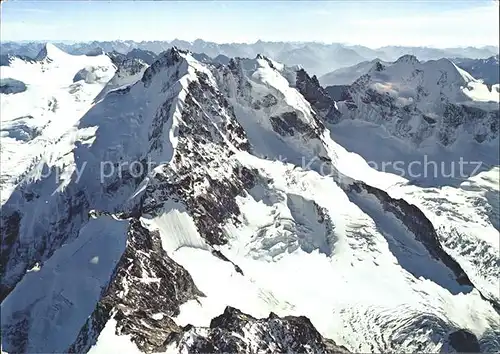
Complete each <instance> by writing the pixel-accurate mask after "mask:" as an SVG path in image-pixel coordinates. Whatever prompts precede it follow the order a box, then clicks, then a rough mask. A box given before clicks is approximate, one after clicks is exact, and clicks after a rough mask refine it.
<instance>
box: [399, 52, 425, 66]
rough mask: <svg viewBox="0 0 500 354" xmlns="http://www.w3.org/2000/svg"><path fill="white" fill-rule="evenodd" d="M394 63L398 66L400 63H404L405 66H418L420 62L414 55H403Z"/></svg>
mask: <svg viewBox="0 0 500 354" xmlns="http://www.w3.org/2000/svg"><path fill="white" fill-rule="evenodd" d="M394 63H398V64H401V63H405V64H419V63H420V61H419V60H418V59H417V57H416V56H414V55H411V54H405V55H403V56H401V57H399V58H398V59H397V60H396V61H395V62H394Z"/></svg>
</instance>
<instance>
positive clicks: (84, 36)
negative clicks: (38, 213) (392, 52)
mask: <svg viewBox="0 0 500 354" xmlns="http://www.w3.org/2000/svg"><path fill="white" fill-rule="evenodd" d="M1 22H2V24H1V39H2V40H4V41H8V40H50V41H54V40H74V41H88V40H115V39H132V40H171V39H174V38H179V39H185V40H194V39H197V38H201V39H204V40H209V41H215V42H219V43H224V42H255V41H256V40H258V39H261V40H269V41H280V40H282V41H318V42H325V43H331V42H342V43H351V44H361V45H366V46H369V47H379V46H384V45H427V46H434V47H445V46H447V47H451V46H469V45H471V46H482V45H498V41H499V36H498V28H499V27H498V26H499V19H498V1H493V0H466V1H450V0H448V1H389V0H387V1H370V0H364V1H237V0H236V1H182V2H177V1H175V2H174V1H152V2H149V1H57V0H53V1H15V0H8V1H6V2H3V4H2V21H1Z"/></svg>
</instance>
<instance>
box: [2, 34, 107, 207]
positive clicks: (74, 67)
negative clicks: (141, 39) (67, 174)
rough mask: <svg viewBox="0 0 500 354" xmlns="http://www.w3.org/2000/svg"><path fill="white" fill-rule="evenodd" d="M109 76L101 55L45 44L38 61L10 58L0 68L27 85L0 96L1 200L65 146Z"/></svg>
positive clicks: (105, 61) (104, 59) (8, 75)
mask: <svg viewBox="0 0 500 354" xmlns="http://www.w3.org/2000/svg"><path fill="white" fill-rule="evenodd" d="M114 74H115V68H114V66H113V64H112V63H111V60H110V59H109V58H108V57H107V56H106V55H98V56H92V57H89V56H84V55H69V54H66V53H64V52H63V51H61V50H59V49H58V48H57V47H55V46H54V45H52V44H50V43H49V44H47V45H46V47H45V48H44V49H43V50H42V52H41V53H40V54H39V56H38V60H37V61H25V60H22V59H19V58H13V59H12V60H11V62H10V64H9V66H2V67H0V76H1V78H2V80H9V79H10V80H17V81H18V82H22V83H23V84H24V85H25V86H26V90H25V91H23V92H19V93H14V94H5V93H2V94H1V100H2V105H1V116H2V128H1V136H0V139H1V145H2V151H1V163H2V175H1V180H2V189H1V196H2V197H1V198H2V199H1V202H2V204H3V203H5V201H6V200H7V199H8V198H9V196H10V194H11V193H12V191H13V189H14V188H15V187H16V185H17V183H19V182H20V180H21V179H22V178H23V177H25V176H26V174H27V173H28V172H29V171H30V170H31V169H32V168H33V167H34V166H35V165H36V164H39V163H42V162H43V161H51V160H53V159H57V158H58V157H59V156H58V153H59V151H61V150H63V151H66V150H68V149H69V147H70V146H71V145H72V144H73V142H74V141H75V136H74V135H75V132H76V129H75V125H77V124H78V121H79V119H80V118H81V117H82V116H83V114H85V112H86V111H87V110H88V109H89V108H90V107H91V106H92V103H93V100H94V98H95V97H96V96H97V95H98V94H99V92H100V91H101V90H102V89H103V87H104V86H105V85H106V83H107V82H108V81H109V80H110V79H111V78H112V77H113V75H114ZM61 146H64V147H61Z"/></svg>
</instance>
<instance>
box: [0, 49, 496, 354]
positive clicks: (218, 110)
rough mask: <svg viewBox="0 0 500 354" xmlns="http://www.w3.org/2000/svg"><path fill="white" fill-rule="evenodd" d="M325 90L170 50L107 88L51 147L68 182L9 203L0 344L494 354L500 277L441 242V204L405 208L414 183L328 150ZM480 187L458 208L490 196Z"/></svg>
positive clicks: (41, 182) (262, 60)
mask: <svg viewBox="0 0 500 354" xmlns="http://www.w3.org/2000/svg"><path fill="white" fill-rule="evenodd" d="M49 48H50V47H49ZM465 79H466V78H463V80H465ZM316 84H317V80H316V82H315V81H314V80H312V79H311V78H310V77H308V76H307V74H306V73H305V72H304V71H303V70H301V69H300V68H297V67H286V66H284V65H282V64H280V63H277V62H275V61H273V60H271V59H269V58H266V57H264V56H261V55H259V56H257V57H256V58H254V59H232V60H231V61H230V62H229V64H228V65H223V64H210V63H200V62H199V61H197V60H196V59H194V58H193V56H192V55H191V54H190V53H188V52H184V51H180V50H178V49H172V50H170V51H167V52H166V53H163V54H162V55H161V56H160V57H159V58H158V59H157V61H155V62H154V63H153V64H151V66H149V67H148V68H147V69H146V70H145V72H144V74H143V76H142V78H141V79H140V80H138V81H137V82H135V83H132V84H131V85H127V86H126V87H122V88H119V89H114V90H111V91H109V92H107V93H106V94H105V95H104V96H103V97H102V99H101V100H99V101H98V102H96V103H95V105H93V106H92V107H91V108H90V110H89V111H88V112H87V113H86V114H85V115H84V116H83V117H82V118H81V119H80V120H79V121H78V122H77V124H76V125H75V129H76V134H75V135H74V136H75V140H74V141H73V142H72V144H71V145H64V146H58V148H59V150H58V154H60V155H58V156H67V157H65V158H66V159H67V160H65V161H66V164H64V165H63V166H62V171H59V172H58V173H61V174H62V176H64V178H63V179H62V181H58V183H54V181H53V178H54V174H55V173H56V172H55V171H56V170H55V169H54V168H53V166H54V163H53V162H50V163H46V166H47V165H48V166H47V167H48V168H51V167H52V174H49V176H48V177H44V176H42V175H41V174H40V169H41V168H42V167H43V166H40V165H38V166H37V168H38V175H36V174H35V176H34V177H33V178H25V179H23V180H22V181H21V183H19V184H18V186H17V188H16V189H15V191H14V192H13V193H12V194H11V195H10V197H9V199H8V200H7V201H6V202H5V203H4V205H3V207H2V240H3V241H5V242H2V259H1V260H2V295H3V297H4V299H3V301H2V350H7V351H8V352H23V351H27V350H28V349H33V350H36V351H44V352H61V351H68V352H86V351H91V352H93V353H101V352H107V351H109V350H110V348H116V347H115V346H114V344H116V345H117V346H119V347H120V348H123V350H126V351H128V352H134V351H135V350H137V351H141V352H176V351H187V352H190V351H195V350H198V351H209V352H210V351H212V352H216V351H217V348H219V349H220V350H226V349H227V350H234V351H243V352H250V351H251V350H254V349H255V348H265V347H263V346H264V345H266V346H267V348H268V349H269V350H276V351H280V350H284V351H287V350H291V351H294V350H295V351H299V350H309V351H312V352H314V350H313V349H312V348H313V347H314V348H320V349H321V350H324V351H325V352H339V350H344V351H345V349H342V348H341V349H339V348H338V346H344V347H345V348H347V350H350V351H356V352H360V351H361V352H387V351H398V352H414V351H423V352H438V351H441V350H446V351H464V348H466V347H465V346H464V344H463V343H462V344H460V343H459V342H457V341H456V340H454V339H453V338H454V336H455V335H456V334H457V333H463V332H462V331H465V330H466V331H467V333H468V337H467V338H468V340H467V343H466V344H467V345H469V347H467V348H470V346H472V347H473V348H474V349H478V350H481V351H491V350H493V351H498V350H499V349H500V343H499V341H498V326H499V325H500V323H499V321H498V298H496V297H495V294H494V293H493V288H494V270H495V268H494V265H491V264H487V263H486V262H485V260H486V258H481V259H480V260H479V266H477V264H474V263H473V262H472V261H473V259H474V258H473V257H474V256H473V254H471V253H467V252H466V251H465V250H464V249H463V250H460V249H458V248H455V247H454V246H453V244H452V243H447V242H446V240H445V239H444V237H445V235H446V230H445V231H443V230H441V229H440V228H439V227H440V226H445V225H446V224H445V219H446V217H449V216H451V215H450V214H448V216H446V215H443V214H441V215H443V217H440V215H439V214H437V213H436V215H434V212H435V209H433V208H434V207H435V206H436V205H437V204H436V203H434V204H432V203H431V204H430V206H428V205H429V204H427V203H426V201H422V202H421V203H420V204H422V205H423V206H422V210H423V212H422V211H421V210H420V209H419V208H417V207H415V206H413V205H411V204H409V203H408V202H407V201H406V200H404V199H398V198H399V197H400V196H401V195H402V196H403V197H404V198H405V199H406V198H408V200H410V201H413V200H417V197H414V196H411V193H410V192H411V190H412V188H415V189H416V190H419V191H420V190H422V188H421V187H417V186H412V185H410V184H409V183H408V180H407V179H405V178H403V177H401V176H396V175H393V174H390V173H385V172H380V171H377V170H375V169H372V168H371V167H370V166H369V165H368V163H367V162H366V161H365V159H363V157H361V156H359V155H357V154H355V153H353V152H349V151H348V150H346V149H345V148H344V147H342V146H341V145H339V144H338V142H336V141H334V140H333V139H332V138H331V134H330V131H329V130H328V129H327V128H326V127H325V124H329V123H328V120H327V119H326V118H325V117H326V115H324V114H323V113H324V112H328V114H334V113H335V112H334V110H333V109H332V108H331V107H330V108H329V109H328V110H326V109H323V108H324V107H323V106H321V109H317V108H316V106H317V105H318V104H321V103H325V102H323V101H321V100H319V99H315V98H314V97H313V95H312V92H315V91H314V89H316V92H319V93H323V94H324V92H322V91H321V89H318V88H317V87H315V86H314V85H316ZM457 94H458V93H457ZM306 97H307V99H306ZM327 103H328V102H327ZM150 161H151V162H152V168H151V169H149V170H148V169H144V166H146V165H148V162H150ZM102 162H107V167H108V168H109V171H108V172H109V173H106V174H105V176H104V175H103V170H102V167H103V166H102ZM108 162H109V163H108ZM132 162H137V163H136V164H134V165H135V166H136V168H137V169H139V170H141V168H139V166H142V167H143V168H142V170H141V171H139V172H137V171H136V170H134V169H130V168H129V167H130V165H131V164H132ZM110 166H113V169H111V167H110ZM83 167H85V168H83ZM82 168H83V169H82ZM34 171H35V172H36V171H37V170H36V169H35V170H34ZM79 171H82V172H81V173H79ZM111 172H112V173H111ZM486 181H488V178H486V177H484V178H482V179H480V180H477V181H476V182H475V183H476V184H478V185H480V186H481V187H478V189H479V191H477V190H475V189H474V187H473V186H469V187H467V186H466V185H464V186H463V188H462V191H463V194H458V193H457V194H456V197H457V200H458V199H460V198H465V197H469V196H472V194H471V193H475V194H474V195H475V196H476V197H480V198H484V199H485V200H486V201H487V200H488V198H492V196H491V192H492V191H494V190H495V189H494V187H492V185H493V184H494V182H490V183H489V184H488V183H487V182H486ZM488 192H489V194H488ZM33 195H36V196H35V197H33ZM487 196H488V197H487ZM448 199H450V198H448ZM453 202H455V201H453ZM456 202H457V203H458V201H456ZM437 203H439V205H440V206H441V208H442V209H444V206H445V205H446V204H445V203H443V202H442V201H438V202H437ZM465 205H467V206H464V208H466V210H467V212H468V213H470V215H472V214H474V210H477V209H473V208H475V204H474V202H473V200H471V201H470V205H469V204H465ZM497 214H498V213H497ZM468 217H469V214H467V213H466V212H465V211H464V212H463V213H462V216H460V215H457V216H456V219H457V220H459V221H458V222H461V223H463V225H464V226H469V227H470V228H469V229H468V230H467V232H466V237H467V238H468V239H469V240H471V242H473V243H477V244H479V243H478V241H477V239H475V237H477V235H476V234H475V233H474V232H472V231H470V230H472V229H473V228H472V226H471V223H467V218H468ZM491 220H493V219H487V218H483V219H482V221H483V225H482V226H484V227H483V229H482V230H480V231H479V232H481V231H484V230H488V231H489V232H491V231H492V229H491V227H490V226H491V225H490V224H489V223H491ZM475 221H476V219H474V222H475ZM478 230H479V229H478ZM106 235H109V236H111V238H110V237H109V236H108V237H107V236H106ZM116 238H118V240H119V241H118V242H116ZM486 238H488V239H489V237H486ZM112 240H115V241H113V242H111V241H112ZM120 240H121V241H120ZM485 242H486V241H485ZM488 242H489V243H488V247H490V246H491V248H490V250H494V249H495V247H497V248H498V245H495V244H494V243H493V242H491V240H490V241H488ZM485 244H486V243H485ZM72 250H77V252H76V253H74V252H73V251H72ZM103 253H104V254H106V256H104V255H103ZM75 254H76V256H75ZM450 254H451V255H453V256H454V257H456V258H455V259H454V258H452V257H451V256H450ZM96 257H97V258H96ZM68 262H69V263H68ZM96 262H97V264H96ZM68 264H69V265H70V266H68V267H67V266H66V265H68ZM78 265H80V266H81V267H82V268H81V270H80V269H79V268H78ZM96 265H97V266H98V268H95V267H94V266H96ZM31 269H33V270H38V269H39V270H38V272H35V271H30V270H31ZM75 269H78V270H75ZM57 270H60V271H57ZM94 271H98V273H97V274H96V273H94ZM37 274H39V275H40V276H43V278H42V279H44V281H43V282H40V278H38V277H37ZM71 275H72V276H74V277H75V278H76V279H78V278H79V277H81V278H82V279H84V281H78V280H75V281H71V280H72V279H71V277H70V276H71ZM61 293H62V294H63V295H64V296H65V298H66V299H68V297H69V299H68V300H69V301H71V304H69V303H67V302H66V300H64V298H61V297H60V296H59V295H60V294H61ZM79 296H81V297H79ZM53 306H55V307H57V306H67V307H64V308H65V309H66V310H65V311H67V312H64V313H67V314H68V316H61V317H58V318H54V316H53V312H52V309H53ZM236 309H237V310H236ZM271 312H273V314H270V313H271ZM59 313H60V314H62V313H63V312H61V311H60V312H59ZM69 314H71V315H72V316H69ZM290 316H293V317H290ZM300 316H306V317H307V318H306V319H304V317H300ZM42 324H43V325H42ZM292 324H293V325H292ZM43 328H50V329H51V330H50V335H51V336H52V337H51V338H54V339H51V340H47V339H46V337H45V336H44V334H43V333H44V332H43ZM290 331H291V332H290ZM267 332H269V333H272V334H273V335H272V339H269V338H267V339H266V336H265V333H267ZM4 334H8V335H4ZM304 338H310V340H306V342H307V343H310V345H309V346H306V347H304V343H303V339H304ZM233 344H234V345H233Z"/></svg>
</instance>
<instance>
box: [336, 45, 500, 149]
mask: <svg viewBox="0 0 500 354" xmlns="http://www.w3.org/2000/svg"><path fill="white" fill-rule="evenodd" d="M498 101H499V95H498V92H496V90H495V89H492V88H488V87H487V86H486V85H484V84H483V83H482V82H480V81H478V80H475V79H474V78H473V77H472V76H471V75H470V74H468V73H467V72H465V71H464V70H462V69H460V68H458V67H457V66H456V65H455V64H453V63H452V62H451V61H449V60H448V59H440V60H431V61H427V62H424V63H420V62H419V61H418V60H417V59H416V58H415V57H413V56H409V55H407V56H403V57H401V58H400V59H398V60H397V61H396V62H394V63H390V64H383V63H381V62H376V63H375V64H374V65H373V67H372V68H371V69H370V70H369V71H368V73H367V74H365V75H363V76H361V77H360V78H359V79H358V80H356V81H355V82H354V83H353V84H352V85H351V86H350V88H349V89H348V94H347V97H346V98H345V100H344V101H343V102H339V103H338V107H339V110H340V111H341V112H342V114H343V116H344V117H345V118H347V119H361V120H364V121H368V122H371V123H375V124H377V125H381V126H383V127H384V128H385V129H387V130H388V131H389V133H390V134H392V135H394V136H395V137H397V138H401V139H403V140H407V141H410V142H411V143H412V144H413V145H417V146H420V145H422V144H426V143H431V142H432V141H437V142H439V143H440V144H442V145H445V146H449V145H452V144H454V143H455V142H456V141H457V139H459V138H460V137H461V136H462V135H465V136H470V137H471V138H472V139H473V140H475V141H477V142H479V143H482V142H484V141H492V140H495V139H497V136H498V126H499V125H498V119H499V117H498ZM472 139H471V140H472Z"/></svg>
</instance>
